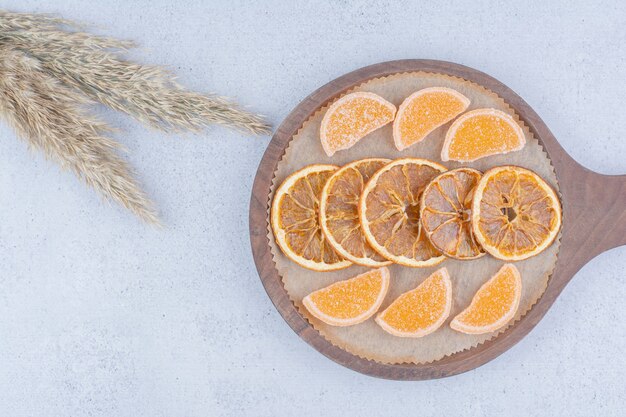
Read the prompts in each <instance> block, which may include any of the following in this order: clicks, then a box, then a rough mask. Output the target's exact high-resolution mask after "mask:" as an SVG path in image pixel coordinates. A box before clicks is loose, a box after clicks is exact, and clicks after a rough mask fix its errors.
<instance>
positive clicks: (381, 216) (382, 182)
mask: <svg viewBox="0 0 626 417" xmlns="http://www.w3.org/2000/svg"><path fill="white" fill-rule="evenodd" d="M445 170H446V168H445V167H443V166H441V165H439V164H437V163H435V162H432V161H428V160H426V159H419V158H404V159H396V160H395V161H393V162H391V163H389V164H387V165H385V166H384V167H383V168H381V169H380V170H379V171H377V172H376V173H375V174H374V175H373V176H372V178H371V179H370V180H369V181H368V183H367V184H366V185H365V187H364V189H363V193H362V194H361V199H360V200H359V218H360V220H361V227H362V228H363V233H364V234H365V238H366V239H367V241H368V242H369V244H370V245H372V247H373V248H374V250H376V251H377V252H378V253H380V254H381V255H382V256H384V257H385V258H386V259H389V260H390V261H393V262H396V263H398V264H401V265H405V266H411V267H426V266H433V265H437V264H439V263H441V262H443V260H444V259H445V257H444V256H443V255H442V254H441V252H439V251H438V250H437V249H435V248H434V247H433V245H432V244H431V243H430V241H429V240H428V237H427V236H426V233H425V232H424V231H423V230H422V224H421V222H420V214H419V211H420V206H419V204H420V202H419V201H420V197H421V195H422V191H424V188H426V185H428V183H429V182H430V181H431V180H432V179H433V178H435V177H436V176H437V175H438V174H439V173H441V172H443V171H445Z"/></svg>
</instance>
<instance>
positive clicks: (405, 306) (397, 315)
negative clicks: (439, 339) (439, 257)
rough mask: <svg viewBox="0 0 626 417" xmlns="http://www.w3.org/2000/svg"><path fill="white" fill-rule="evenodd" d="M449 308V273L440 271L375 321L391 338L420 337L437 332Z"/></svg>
mask: <svg viewBox="0 0 626 417" xmlns="http://www.w3.org/2000/svg"><path fill="white" fill-rule="evenodd" d="M451 308H452V283H451V282H450V276H449V275H448V270H447V269H446V268H441V269H439V270H437V271H435V272H434V273H433V274H432V275H431V276H429V277H428V278H426V280H425V281H424V282H422V283H421V284H420V285H419V286H418V287H417V288H415V289H414V290H411V291H408V292H405V293H404V294H402V295H401V296H400V297H398V298H397V299H396V300H395V301H394V302H393V303H391V305H390V306H389V307H387V308H386V309H385V310H384V311H383V312H382V313H380V314H379V315H378V316H377V317H376V323H378V324H379V325H380V327H382V328H383V330H385V331H386V332H388V333H390V334H392V335H394V336H399V337H422V336H426V335H427V334H430V333H432V332H434V331H435V330H437V329H438V328H439V327H440V326H441V325H442V324H443V323H444V322H445V321H446V319H447V318H448V316H449V315H450V309H451Z"/></svg>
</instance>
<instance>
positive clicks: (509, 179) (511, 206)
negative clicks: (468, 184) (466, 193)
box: [472, 166, 561, 261]
mask: <svg viewBox="0 0 626 417" xmlns="http://www.w3.org/2000/svg"><path fill="white" fill-rule="evenodd" d="M560 227H561V204H560V203H559V199H558V198H557V196H556V193H555V192H554V190H553V189H552V188H551V187H550V186H549V185H548V184H546V182H545V181H544V180H543V179H541V177H539V175H537V174H535V173H534V172H532V171H530V170H528V169H525V168H520V167H516V166H502V167H496V168H492V169H490V170H489V171H487V172H485V174H484V175H483V178H482V179H481V180H480V182H479V183H478V185H477V186H476V190H475V191H474V199H473V201H472V229H473V230H474V235H475V236H476V239H477V240H478V242H479V243H480V245H481V246H482V247H483V248H484V249H485V250H486V251H487V252H489V253H490V254H491V255H493V256H495V257H496V258H499V259H503V260H506V261H520V260H522V259H527V258H530V257H531V256H534V255H537V254H538V253H540V252H541V251H543V250H544V249H546V248H547V247H548V246H550V244H551V243H552V242H553V241H554V239H555V238H556V235H557V234H558V233H559V229H560Z"/></svg>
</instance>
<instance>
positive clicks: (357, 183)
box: [320, 158, 391, 267]
mask: <svg viewBox="0 0 626 417" xmlns="http://www.w3.org/2000/svg"><path fill="white" fill-rule="evenodd" d="M389 162H390V160H389V159H381V158H369V159H361V160H359V161H354V162H351V163H349V164H348V165H345V166H344V167H342V168H341V169H339V170H338V171H336V172H335V173H334V174H333V175H332V176H331V177H330V178H329V179H328V181H326V185H325V186H324V189H323V190H322V196H321V198H320V225H321V226H322V231H323V232H324V236H326V238H327V239H328V243H330V245H331V246H332V247H333V248H334V249H335V251H337V253H339V254H340V255H341V256H343V257H344V258H346V259H348V260H350V261H352V262H354V263H356V264H359V265H364V266H369V267H380V266H384V265H389V264H390V263H391V262H389V261H388V260H386V259H385V258H383V257H382V256H381V255H379V254H378V252H376V251H375V250H374V249H373V248H372V247H371V246H370V244H369V243H367V240H366V239H365V235H363V232H362V230H361V222H360V221H359V197H361V193H362V192H363V186H364V185H365V183H367V181H369V179H370V177H371V176H372V175H373V174H374V173H375V172H376V171H378V170H379V169H380V168H382V167H383V166H385V165H386V164H387V163H389Z"/></svg>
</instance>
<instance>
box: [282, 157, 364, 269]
mask: <svg viewBox="0 0 626 417" xmlns="http://www.w3.org/2000/svg"><path fill="white" fill-rule="evenodd" d="M338 168H339V167H337V166H335V165H309V166H308V167H305V168H303V169H301V170H300V171H297V172H294V173H293V174H291V175H290V176H288V177H287V178H286V179H285V181H283V183H282V184H281V185H280V187H278V189H277V190H276V192H275V193H274V200H273V202H272V210H271V224H272V230H273V232H274V238H275V239H276V243H277V244H278V246H279V247H280V249H281V250H282V251H283V253H284V254H285V255H286V256H287V257H288V258H290V259H291V260H292V261H294V262H296V263H297V264H299V265H300V266H303V267H305V268H308V269H312V270H314V271H334V270H337V269H342V268H347V267H348V266H350V265H351V264H352V263H351V262H350V261H347V260H345V259H343V258H342V257H341V256H340V255H338V254H337V253H336V252H335V250H334V249H333V248H332V246H331V245H330V244H329V243H328V241H327V240H326V238H325V237H324V235H323V233H322V229H321V227H320V224H319V197H320V195H321V194H322V188H323V187H324V184H325V183H326V181H327V180H328V178H330V176H331V175H332V174H333V173H334V172H335V171H336V170H337V169H338Z"/></svg>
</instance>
